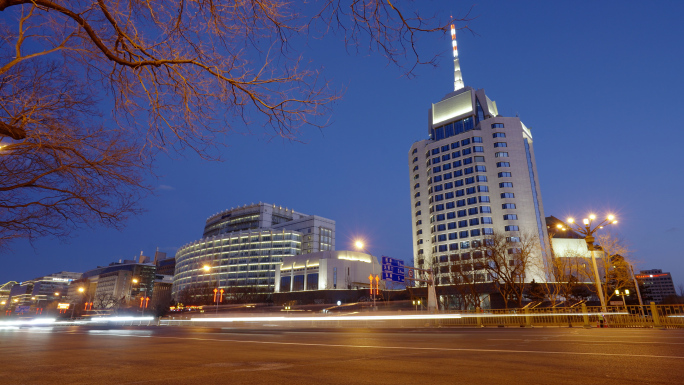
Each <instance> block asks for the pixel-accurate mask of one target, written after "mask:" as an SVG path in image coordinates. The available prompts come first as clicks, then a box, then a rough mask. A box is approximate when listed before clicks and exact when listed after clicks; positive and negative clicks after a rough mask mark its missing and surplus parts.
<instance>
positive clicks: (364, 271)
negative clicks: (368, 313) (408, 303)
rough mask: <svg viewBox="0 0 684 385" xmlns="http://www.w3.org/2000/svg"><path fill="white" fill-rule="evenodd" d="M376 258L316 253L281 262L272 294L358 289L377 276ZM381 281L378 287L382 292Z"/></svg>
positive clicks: (367, 285) (355, 254)
mask: <svg viewBox="0 0 684 385" xmlns="http://www.w3.org/2000/svg"><path fill="white" fill-rule="evenodd" d="M381 271H382V267H381V266H380V264H379V263H378V260H377V258H375V257H373V256H371V255H369V254H366V253H362V252H358V251H346V250H341V251H320V252H318V253H311V254H302V255H294V256H288V257H284V258H283V263H282V264H281V265H279V266H277V267H276V288H275V291H276V292H280V293H285V292H291V291H306V290H335V289H359V288H367V287H369V286H370V282H369V281H368V276H369V275H371V274H374V275H376V274H380V272H381ZM384 283H385V282H384V281H382V282H380V283H379V286H380V287H381V288H384Z"/></svg>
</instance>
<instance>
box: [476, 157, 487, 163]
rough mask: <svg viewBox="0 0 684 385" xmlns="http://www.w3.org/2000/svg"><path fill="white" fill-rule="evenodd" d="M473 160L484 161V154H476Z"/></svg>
mask: <svg viewBox="0 0 684 385" xmlns="http://www.w3.org/2000/svg"><path fill="white" fill-rule="evenodd" d="M475 161H476V162H484V161H485V158H484V156H476V157H475Z"/></svg>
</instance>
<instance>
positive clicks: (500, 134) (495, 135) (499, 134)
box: [492, 132, 506, 138]
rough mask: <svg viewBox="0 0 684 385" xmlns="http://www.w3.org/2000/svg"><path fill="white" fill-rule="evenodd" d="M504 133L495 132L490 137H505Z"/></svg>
mask: <svg viewBox="0 0 684 385" xmlns="http://www.w3.org/2000/svg"><path fill="white" fill-rule="evenodd" d="M505 137H506V133H505V132H495V133H493V134H492V138H505Z"/></svg>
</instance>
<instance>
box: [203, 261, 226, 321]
mask: <svg viewBox="0 0 684 385" xmlns="http://www.w3.org/2000/svg"><path fill="white" fill-rule="evenodd" d="M202 270H204V271H206V272H207V273H208V272H209V271H210V270H211V266H209V265H204V266H202ZM210 278H211V277H210ZM219 279H221V277H220V276H219V271H218V270H217V271H216V289H214V302H215V303H216V314H218V306H219V288H220V285H219ZM221 299H223V293H221Z"/></svg>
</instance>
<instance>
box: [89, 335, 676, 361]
mask: <svg viewBox="0 0 684 385" xmlns="http://www.w3.org/2000/svg"><path fill="white" fill-rule="evenodd" d="M83 334H88V333H83ZM90 335H93V334H90ZM95 335H99V336H117V337H149V336H137V335H131V334H113V333H112V334H95ZM151 338H164V339H176V340H193V341H216V342H234V343H243V344H262V345H288V346H316V347H332V348H352V349H402V350H417V351H439V352H479V353H509V354H520V353H528V354H559V355H563V354H564V355H577V356H604V357H606V356H607V357H640V358H659V359H662V358H669V359H675V360H681V359H684V356H658V355H651V354H626V353H592V352H558V351H547V350H508V349H473V348H435V347H416V346H373V345H342V344H321V343H305V342H276V341H254V340H229V339H220V338H199V337H167V336H151Z"/></svg>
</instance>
